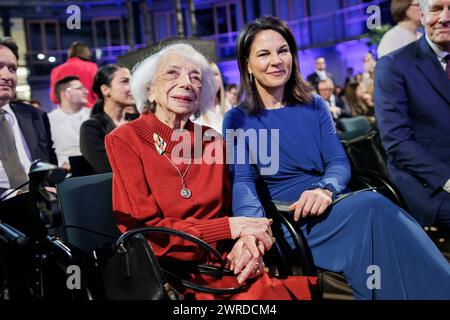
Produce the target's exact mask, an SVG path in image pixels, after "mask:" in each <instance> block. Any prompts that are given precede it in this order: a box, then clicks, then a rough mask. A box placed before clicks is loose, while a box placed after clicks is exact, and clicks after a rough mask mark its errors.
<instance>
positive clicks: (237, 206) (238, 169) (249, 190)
mask: <svg viewBox="0 0 450 320" xmlns="http://www.w3.org/2000/svg"><path fill="white" fill-rule="evenodd" d="M233 111H234V112H227V113H226V114H225V118H224V120H223V136H224V137H225V140H226V149H227V162H228V163H229V170H230V177H231V182H232V186H233V187H232V194H233V196H232V199H233V200H232V210H233V216H245V217H264V216H265V214H264V210H263V208H262V205H261V202H260V200H259V197H258V194H257V192H256V185H255V176H254V171H253V168H252V165H251V164H250V163H249V157H250V153H249V147H248V144H247V143H246V141H245V139H238V138H235V136H236V135H238V133H237V131H236V130H238V129H242V123H243V121H244V120H245V113H244V112H243V111H242V110H239V109H236V110H233ZM241 134H242V132H241ZM244 150H245V157H244V158H245V159H244V160H245V161H238V160H239V159H240V158H241V157H242V156H243V155H242V154H240V155H238V152H243V151H244Z"/></svg>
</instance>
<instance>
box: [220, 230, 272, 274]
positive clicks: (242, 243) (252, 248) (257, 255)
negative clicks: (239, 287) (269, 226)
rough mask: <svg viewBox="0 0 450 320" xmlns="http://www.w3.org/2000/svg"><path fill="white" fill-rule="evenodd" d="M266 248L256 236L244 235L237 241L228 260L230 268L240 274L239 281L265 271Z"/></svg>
mask: <svg viewBox="0 0 450 320" xmlns="http://www.w3.org/2000/svg"><path fill="white" fill-rule="evenodd" d="M264 249H265V248H264V245H263V244H262V243H261V242H260V241H258V240H257V239H256V238H255V237H254V236H244V237H242V238H240V239H239V240H238V241H237V242H236V243H235V245H234V246H233V249H232V250H231V251H230V253H229V254H228V256H227V260H228V267H229V269H230V270H231V271H233V272H234V274H236V275H238V282H239V283H243V282H244V281H245V280H247V279H249V278H254V277H256V276H258V275H260V274H262V273H263V272H264V262H263V260H262V257H263V255H264Z"/></svg>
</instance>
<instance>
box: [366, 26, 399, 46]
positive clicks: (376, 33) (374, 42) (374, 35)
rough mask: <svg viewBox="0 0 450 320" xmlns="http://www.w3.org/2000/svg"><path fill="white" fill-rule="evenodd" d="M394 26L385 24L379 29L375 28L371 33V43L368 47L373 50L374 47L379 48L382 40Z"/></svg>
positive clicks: (369, 34)
mask: <svg viewBox="0 0 450 320" xmlns="http://www.w3.org/2000/svg"><path fill="white" fill-rule="evenodd" d="M392 27H393V26H392V25H390V24H388V23H387V24H383V25H381V26H380V27H379V28H375V29H372V30H370V31H369V33H368V36H369V39H370V40H369V42H368V43H367V45H368V46H369V48H372V47H373V46H375V47H378V45H379V44H380V41H381V38H383V36H384V34H385V33H386V32H388V31H389V30H390V29H391V28H392Z"/></svg>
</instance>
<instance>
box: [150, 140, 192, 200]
mask: <svg viewBox="0 0 450 320" xmlns="http://www.w3.org/2000/svg"><path fill="white" fill-rule="evenodd" d="M153 140H154V145H155V148H156V151H157V152H158V153H159V154H160V155H163V156H164V157H165V158H166V159H167V161H169V162H170V164H171V165H172V166H173V167H174V168H175V170H177V172H178V175H179V176H180V178H181V186H182V188H181V192H180V195H181V197H182V198H184V199H189V198H190V197H192V192H191V190H189V188H188V187H187V186H186V181H185V180H184V177H185V176H186V174H187V172H188V171H189V168H190V167H191V164H192V160H191V161H190V162H189V165H188V166H187V168H186V170H185V171H184V173H183V174H182V173H181V171H180V170H179V169H178V167H177V165H176V164H175V163H173V161H172V160H170V158H169V157H168V156H167V154H166V152H165V151H166V147H167V144H166V142H165V141H164V139H162V138H161V137H160V136H158V135H157V134H156V133H153Z"/></svg>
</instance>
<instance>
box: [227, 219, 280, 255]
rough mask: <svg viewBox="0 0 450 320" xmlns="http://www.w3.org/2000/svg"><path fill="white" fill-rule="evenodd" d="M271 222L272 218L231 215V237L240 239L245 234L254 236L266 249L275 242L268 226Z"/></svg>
mask: <svg viewBox="0 0 450 320" xmlns="http://www.w3.org/2000/svg"><path fill="white" fill-rule="evenodd" d="M271 224H272V219H266V218H248V217H232V218H230V229H231V238H232V239H240V238H242V237H244V236H247V235H251V236H254V237H255V238H256V239H257V240H258V241H260V242H261V243H262V244H263V245H264V248H265V251H268V250H270V248H271V247H272V245H273V243H274V242H275V239H274V237H273V236H272V230H271V228H270V225H271Z"/></svg>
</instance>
